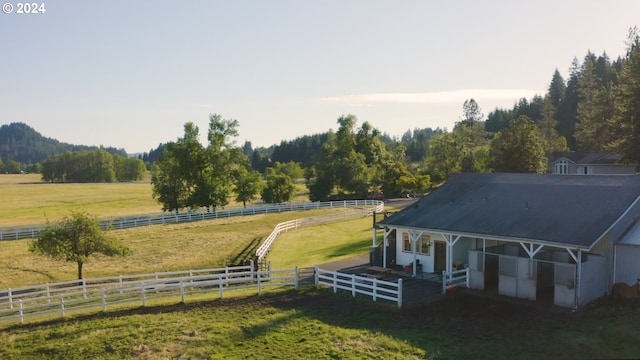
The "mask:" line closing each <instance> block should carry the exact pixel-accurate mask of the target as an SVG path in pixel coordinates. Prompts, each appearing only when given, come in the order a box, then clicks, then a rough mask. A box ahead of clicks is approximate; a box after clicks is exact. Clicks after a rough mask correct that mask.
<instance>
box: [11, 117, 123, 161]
mask: <svg viewBox="0 0 640 360" xmlns="http://www.w3.org/2000/svg"><path fill="white" fill-rule="evenodd" d="M97 148H98V147H96V146H86V145H72V144H67V143H63V142H60V141H58V140H56V139H52V138H48V137H44V136H42V135H41V134H40V133H39V132H37V131H36V130H34V129H33V128H32V127H30V126H29V125H27V124H24V123H11V124H9V125H2V126H0V159H2V161H3V162H8V161H10V160H12V161H17V162H19V163H23V164H35V163H39V162H42V161H43V160H44V159H46V158H47V157H49V156H52V155H57V154H63V153H65V152H67V151H82V150H95V149H97ZM105 150H106V151H108V152H110V153H112V154H119V155H122V156H124V157H126V156H127V153H126V151H125V150H124V149H115V148H111V147H109V148H105Z"/></svg>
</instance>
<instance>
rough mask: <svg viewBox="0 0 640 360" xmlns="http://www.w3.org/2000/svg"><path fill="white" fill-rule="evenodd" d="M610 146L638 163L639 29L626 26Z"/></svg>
mask: <svg viewBox="0 0 640 360" xmlns="http://www.w3.org/2000/svg"><path fill="white" fill-rule="evenodd" d="M612 129H614V131H615V139H616V140H615V141H614V142H613V143H612V144H611V145H612V146H611V147H612V149H614V150H616V151H618V152H619V153H620V155H621V156H622V159H623V160H624V161H625V162H632V163H633V162H635V163H640V33H639V31H638V28H637V27H634V28H632V29H629V34H628V36H627V54H626V57H625V58H624V60H623V61H622V68H621V70H620V75H619V78H618V87H617V90H616V97H615V115H614V118H613V126H612Z"/></svg>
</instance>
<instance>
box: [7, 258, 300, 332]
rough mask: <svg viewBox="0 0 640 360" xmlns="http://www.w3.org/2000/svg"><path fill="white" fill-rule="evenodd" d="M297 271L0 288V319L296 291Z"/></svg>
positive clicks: (214, 272) (240, 270)
mask: <svg viewBox="0 0 640 360" xmlns="http://www.w3.org/2000/svg"><path fill="white" fill-rule="evenodd" d="M298 282H299V273H298V268H297V267H295V268H294V269H290V270H270V271H254V270H252V266H235V267H227V268H219V269H205V270H189V271H176V272H165V273H153V274H141V275H126V276H117V277H110V278H96V279H85V280H80V281H78V280H76V281H65V282H59V283H53V284H44V285H38V286H32V287H24V288H19V289H8V290H0V320H11V319H19V320H20V322H21V323H22V322H23V321H24V319H25V318H26V317H30V316H42V315H46V314H60V315H61V316H64V315H65V314H66V313H67V312H69V311H78V310H82V309H91V308H99V309H101V310H102V311H103V312H106V311H107V307H109V306H113V305H116V304H124V303H136V302H137V303H140V304H141V305H142V306H146V303H147V301H148V300H151V299H159V298H164V297H180V299H181V301H182V302H184V301H185V297H186V296H187V295H192V294H202V293H217V294H219V297H220V298H222V297H223V296H224V293H225V292H227V291H230V290H238V289H257V290H258V294H259V295H261V294H262V291H263V289H264V288H266V287H274V286H278V287H282V286H293V287H294V288H295V289H298Z"/></svg>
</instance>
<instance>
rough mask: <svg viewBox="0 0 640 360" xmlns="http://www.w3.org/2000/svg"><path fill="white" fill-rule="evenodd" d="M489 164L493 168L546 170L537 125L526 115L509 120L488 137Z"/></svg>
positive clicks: (500, 170) (498, 169)
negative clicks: (507, 123)
mask: <svg viewBox="0 0 640 360" xmlns="http://www.w3.org/2000/svg"><path fill="white" fill-rule="evenodd" d="M489 166H490V167H491V168H492V169H493V170H494V171H496V172H516V173H542V172H544V171H545V170H546V158H545V156H544V148H543V147H542V141H541V140H540V136H539V131H538V127H537V126H536V125H535V124H534V122H533V121H532V120H531V119H529V118H528V117H527V116H525V115H522V116H520V117H519V118H517V119H515V120H513V121H511V123H509V126H507V127H506V128H505V129H503V130H502V131H500V132H499V133H497V134H496V135H495V137H494V139H493V140H492V141H491V148H490V151H489Z"/></svg>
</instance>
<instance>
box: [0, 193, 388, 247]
mask: <svg viewBox="0 0 640 360" xmlns="http://www.w3.org/2000/svg"><path fill="white" fill-rule="evenodd" d="M362 206H375V208H374V209H378V208H379V209H380V210H374V209H371V211H382V210H383V209H384V203H383V202H382V201H380V200H343V201H328V202H319V201H316V202H304V201H303V202H290V203H282V204H262V205H255V206H248V207H227V208H225V209H221V210H220V209H216V210H215V211H187V212H184V213H177V214H176V213H169V212H162V213H156V214H148V215H133V216H122V217H115V218H105V219H103V220H101V221H100V226H101V227H102V229H107V228H109V227H110V228H111V229H128V228H133V227H140V226H151V225H164V224H175V223H182V222H190V221H200V220H210V219H220V218H227V217H232V216H246V215H257V214H268V213H279V212H284V211H297V210H313V209H331V208H347V207H362ZM44 228H45V226H44V225H43V224H37V225H26V226H15V227H7V228H0V240H19V239H27V238H36V237H38V234H39V233H40V231H42V230H44Z"/></svg>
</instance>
